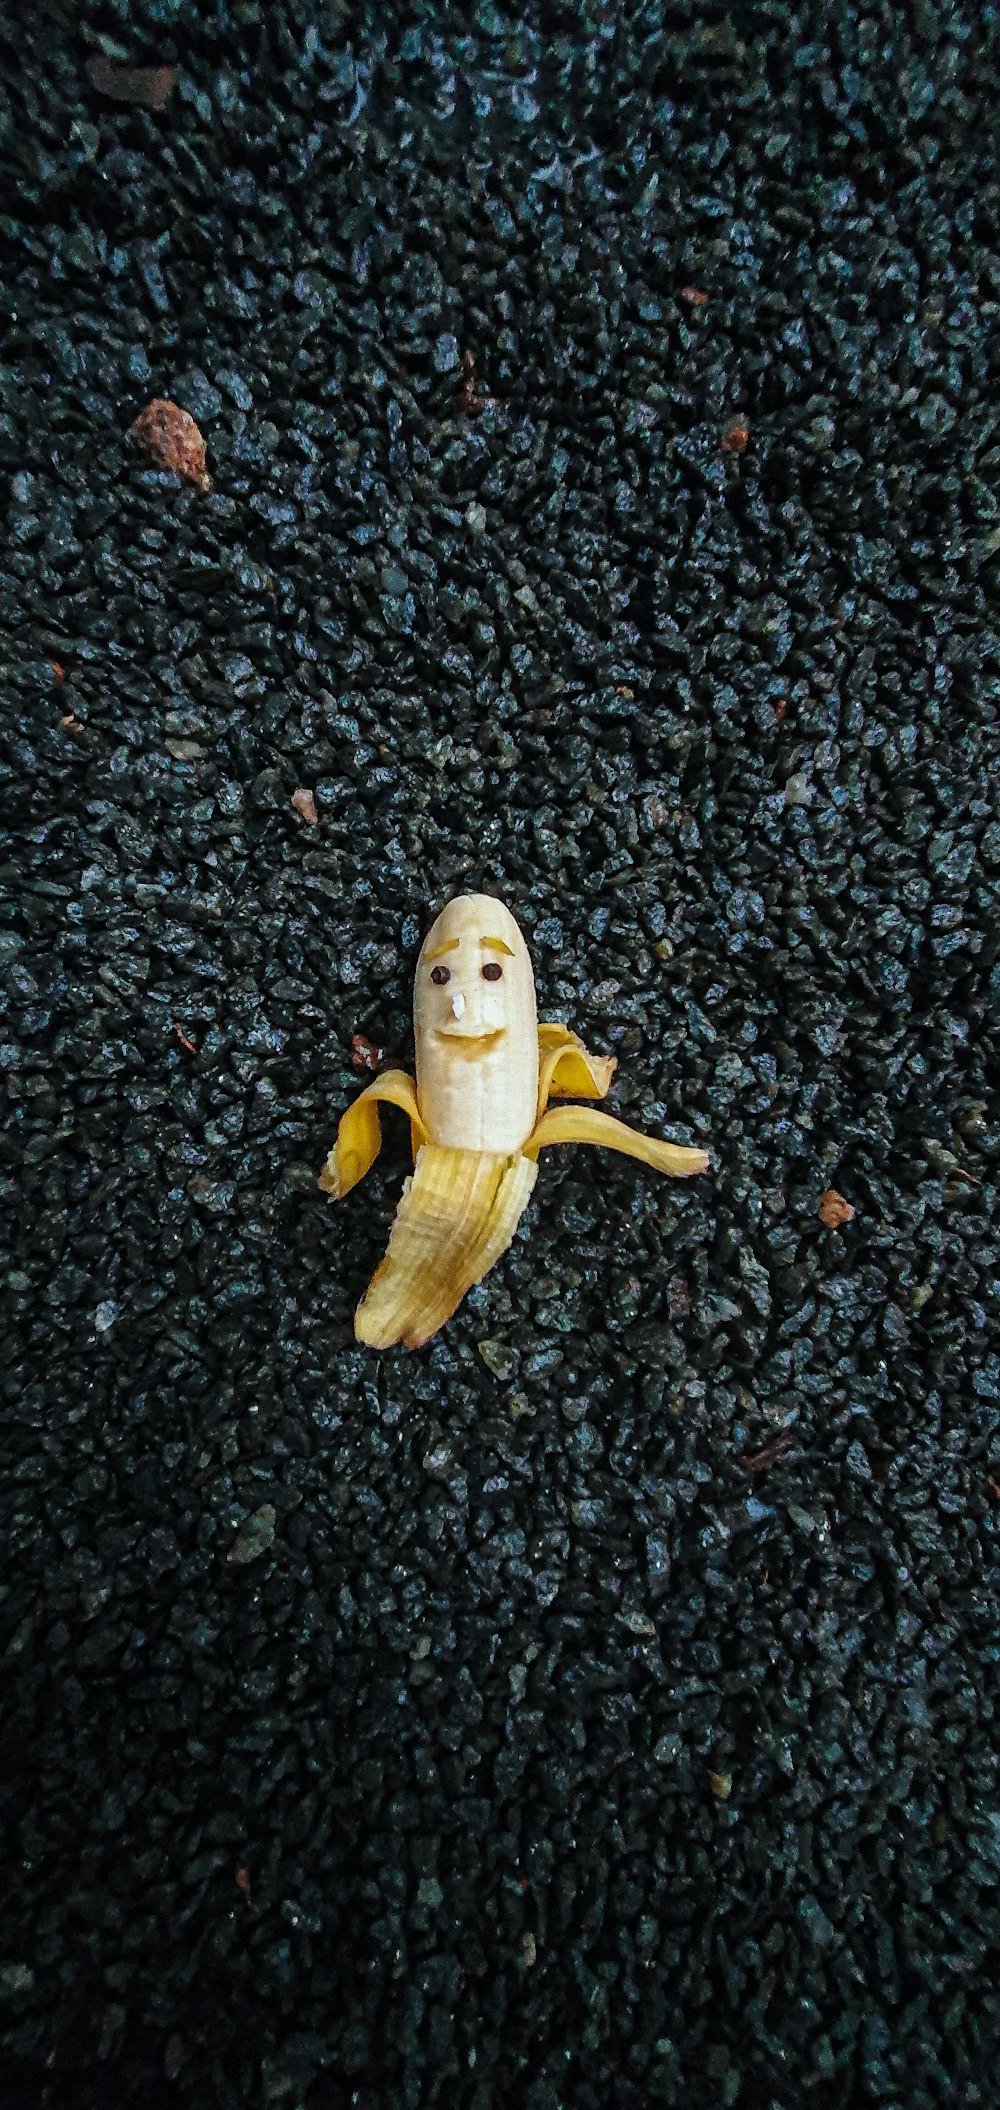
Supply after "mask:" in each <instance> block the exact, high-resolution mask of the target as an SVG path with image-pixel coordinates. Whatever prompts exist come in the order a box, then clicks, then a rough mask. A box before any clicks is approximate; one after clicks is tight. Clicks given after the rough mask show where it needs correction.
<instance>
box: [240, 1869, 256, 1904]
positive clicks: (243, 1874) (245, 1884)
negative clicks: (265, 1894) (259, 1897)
mask: <svg viewBox="0 0 1000 2110" xmlns="http://www.w3.org/2000/svg"><path fill="white" fill-rule="evenodd" d="M236 1888H237V1890H238V1891H240V1893H241V1895H242V1896H243V1897H245V1898H246V1901H247V1904H248V1905H252V1904H253V1898H252V1897H251V1895H250V1870H249V1868H238V1869H237V1871H236Z"/></svg>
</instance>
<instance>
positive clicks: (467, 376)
mask: <svg viewBox="0 0 1000 2110" xmlns="http://www.w3.org/2000/svg"><path fill="white" fill-rule="evenodd" d="M485 401H486V398H485V396H484V395H483V393H482V391H481V389H480V387H479V383H478V381H477V379H476V359H475V353H474V352H469V351H465V352H463V353H462V380H461V385H460V387H459V391H458V395H457V396H456V398H455V409H456V411H457V412H458V415H459V417H466V418H477V417H478V416H479V413H480V411H481V410H482V407H483V404H484V403H485Z"/></svg>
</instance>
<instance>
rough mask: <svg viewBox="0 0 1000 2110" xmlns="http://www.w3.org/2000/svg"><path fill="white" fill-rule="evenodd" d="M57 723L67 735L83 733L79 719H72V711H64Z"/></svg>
mask: <svg viewBox="0 0 1000 2110" xmlns="http://www.w3.org/2000/svg"><path fill="white" fill-rule="evenodd" d="M59 723H60V725H61V726H62V727H63V729H64V731H66V732H67V733H82V731H83V726H82V725H81V723H80V720H79V718H76V717H74V715H73V712H72V711H66V712H65V713H64V715H63V716H62V717H61V718H60V720H59Z"/></svg>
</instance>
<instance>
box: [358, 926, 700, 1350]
mask: <svg viewBox="0 0 1000 2110" xmlns="http://www.w3.org/2000/svg"><path fill="white" fill-rule="evenodd" d="M414 1026H415V1037H416V1047H417V1075H416V1078H415V1079H414V1078H412V1077H409V1076H408V1075H407V1074H406V1072H405V1071H403V1070H385V1071H383V1072H382V1074H381V1076H378V1077H376V1078H374V1079H373V1081H372V1083H371V1084H370V1085H368V1086H367V1088H366V1090H365V1091H363V1092H362V1093H360V1095H359V1097H358V1098H357V1099H356V1100H355V1101H354V1103H353V1105H352V1106H349V1107H348V1109H347V1111H346V1113H345V1114H344V1115H343V1117H342V1119H341V1122H340V1126H339V1128H338V1131H337V1140H336V1143H335V1144H334V1147H333V1149H332V1151H331V1152H330V1155H329V1157H328V1158H327V1160H326V1163H325V1165H324V1167H323V1170H322V1172H321V1173H320V1175H319V1185H320V1187H321V1188H322V1189H323V1191H324V1193H326V1194H329V1195H330V1196H331V1197H332V1198H333V1199H334V1200H340V1199H342V1198H343V1196H344V1195H345V1194H348V1193H349V1192H350V1190H351V1188H352V1187H355V1186H356V1185H357V1183H358V1181H359V1180H361V1179H363V1178H364V1175H365V1173H366V1172H368V1171H369V1170H370V1168H371V1166H372V1165H373V1163H374V1161H375V1159H376V1157H377V1156H378V1152H379V1150H380V1148H381V1143H382V1130H381V1123H380V1119H379V1111H378V1108H379V1103H380V1102H383V1103H386V1104H388V1105H392V1106H396V1107H398V1108H399V1110H400V1111H401V1112H402V1113H405V1114H406V1115H407V1117H408V1119H409V1122H410V1136H411V1143H412V1149H413V1160H414V1166H413V1174H412V1177H411V1178H410V1179H408V1180H407V1181H406V1183H405V1185H404V1188H403V1194H402V1198H401V1200H400V1204H399V1208H398V1210H397V1212H396V1218H395V1222H394V1224H393V1227H392V1232H391V1235H390V1239H389V1246H388V1250H387V1252H386V1255H385V1259H384V1260H383V1261H382V1263H381V1266H380V1267H379V1268H377V1270H376V1272H375V1274H374V1275H373V1277H372V1280H371V1282H370V1283H369V1285H368V1289H367V1290H366V1292H365V1295H364V1297H363V1298H362V1300H361V1303H360V1304H359V1305H358V1308H357V1311H356V1313H355V1321H354V1330H355V1334H356V1336H357V1339H358V1340H359V1341H363V1342H365V1343H366V1344H367V1345H368V1346H369V1347H372V1348H390V1347H392V1346H394V1345H395V1344H396V1343H402V1345H403V1346H404V1347H407V1348H419V1347H421V1346H422V1345H423V1343H424V1342H425V1341H428V1340H430V1339H431V1337H432V1335H434V1334H435V1333H437V1332H438V1330H439V1328H440V1327H442V1326H444V1325H445V1324H446V1322H447V1320H448V1319H450V1318H451V1316H452V1313H453V1312H454V1311H455V1310H456V1308H457V1306H458V1305H459V1304H460V1303H461V1301H462V1298H463V1297H464V1296H465V1295H466V1292H467V1291H468V1290H470V1289H471V1288H472V1287H473V1285H474V1284H475V1283H477V1282H480V1281H482V1278H483V1276H484V1275H485V1274H487V1273H488V1271H489V1269H490V1268H491V1267H492V1266H493V1265H494V1263H495V1262H496V1261H497V1260H499V1258H500V1256H501V1254H502V1253H504V1252H506V1250H507V1247H508V1246H509V1245H510V1243H511V1241H512V1239H513V1237H514V1233H515V1231H516V1230H517V1226H518V1224H519V1222H520V1220H521V1217H522V1215H523V1213H524V1210H525V1209H526V1207H527V1204H528V1202H529V1200H530V1198H531V1193H532V1190H533V1188H534V1185H535V1180H536V1178H537V1176H538V1155H539V1152H540V1151H542V1150H545V1149H547V1148H548V1147H549V1146H550V1145H552V1144H556V1143H587V1144H592V1145H597V1146H599V1147H601V1148H603V1149H607V1150H617V1151H619V1152H621V1153H622V1154H623V1155H624V1156H626V1157H631V1158H637V1159H638V1160H639V1161H640V1163H642V1164H644V1165H649V1166H650V1167H651V1168H652V1170H653V1171H655V1172H664V1173H667V1174H669V1175H670V1176H672V1177H673V1178H675V1179H691V1178H693V1177H694V1176H695V1174H697V1173H699V1172H704V1171H705V1170H706V1168H707V1166H708V1164H709V1156H708V1152H707V1151H705V1150H696V1149H688V1148H684V1147H682V1146H681V1145H679V1144H676V1143H667V1142H662V1141H659V1140H658V1139H657V1138H655V1137H653V1136H644V1135H641V1134H639V1133H638V1132H637V1131H636V1130H635V1129H632V1128H629V1127H627V1126H626V1124H625V1123H624V1122H623V1121H617V1120H615V1119H614V1118H613V1116H612V1115H610V1114H606V1113H603V1112H601V1111H600V1110H599V1109H598V1108H596V1107H594V1106H576V1105H560V1104H555V1105H553V1104H551V1102H552V1101H553V1100H556V1101H558V1100H560V1099H563V1098H564V1097H571V1098H574V1099H603V1098H604V1097H605V1094H606V1093H607V1091H608V1088H609V1086H610V1084H611V1079H612V1077H613V1075H614V1071H615V1068H616V1062H615V1058H614V1056H611V1055H593V1054H591V1053H590V1051H589V1050H588V1049H587V1048H585V1047H584V1044H583V1042H582V1040H580V1038H579V1036H578V1035H577V1034H576V1033H574V1032H572V1031H571V1029H570V1028H569V1027H568V1026H564V1025H558V1024H553V1023H548V1022H542V1023H539V1022H538V1020H537V1016H536V1011H535V987H534V974H533V972H532V968H531V961H530V958H529V956H528V951H527V947H526V945H525V942H524V938H523V936H522V934H521V932H520V930H519V929H518V926H517V924H516V923H515V921H514V918H513V916H512V915H511V914H510V911H509V910H508V909H507V908H505V907H504V905H503V903H502V902H499V901H496V900H494V899H493V898H492V897H491V896H489V895H486V894H471V895H463V896H460V897H459V898H458V899H457V900H455V901H452V902H449V904H448V906H447V908H446V909H444V910H443V912H442V914H441V915H440V916H439V917H438V919H437V922H436V923H435V924H434V926H433V928H432V929H431V930H430V931H429V932H428V934H427V937H426V938H425V940H424V944H423V947H422V949H421V953H420V959H419V960H418V962H417V974H416V982H415V987H414Z"/></svg>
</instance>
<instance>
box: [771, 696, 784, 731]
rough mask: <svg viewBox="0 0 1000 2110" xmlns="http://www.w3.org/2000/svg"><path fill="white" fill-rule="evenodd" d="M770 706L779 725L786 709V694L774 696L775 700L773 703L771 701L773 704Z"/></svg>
mask: <svg viewBox="0 0 1000 2110" xmlns="http://www.w3.org/2000/svg"><path fill="white" fill-rule="evenodd" d="M771 708H772V710H773V711H774V715H775V717H776V719H777V721H778V724H779V725H780V724H781V721H782V719H783V717H784V716H785V713H786V711H787V710H788V698H787V696H778V697H776V698H775V701H774V703H773V704H772V706H771Z"/></svg>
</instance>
